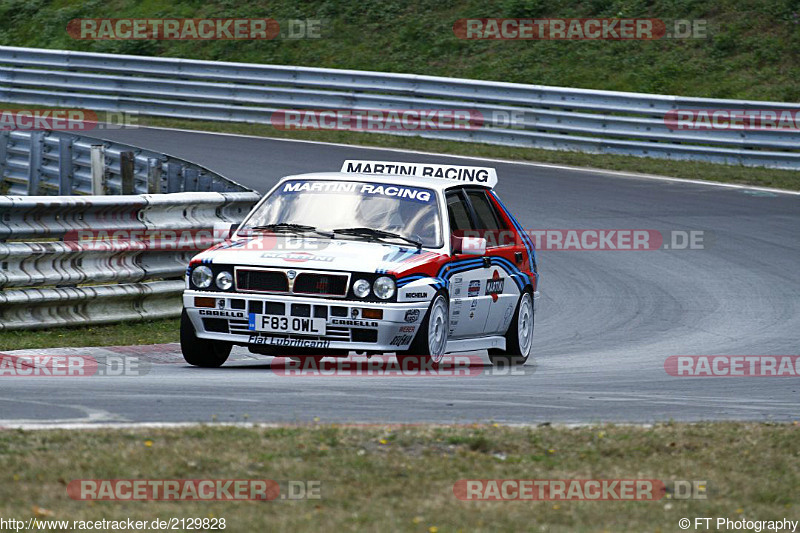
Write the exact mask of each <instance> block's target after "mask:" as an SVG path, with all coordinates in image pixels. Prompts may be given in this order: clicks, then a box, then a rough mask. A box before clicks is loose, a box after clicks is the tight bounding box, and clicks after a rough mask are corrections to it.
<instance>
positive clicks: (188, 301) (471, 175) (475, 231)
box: [181, 161, 539, 367]
mask: <svg viewBox="0 0 800 533" xmlns="http://www.w3.org/2000/svg"><path fill="white" fill-rule="evenodd" d="M496 183H497V174H496V172H495V170H494V169H492V168H483V167H466V166H454V165H432V164H423V163H398V162H380V161H345V163H344V165H343V167H342V170H341V171H340V172H326V173H314V174H301V175H296V176H288V177H285V178H283V179H282V180H280V182H279V183H278V184H277V185H276V186H275V187H274V188H273V189H272V190H271V191H270V192H269V193H268V194H267V195H265V196H264V198H263V199H262V200H261V201H260V202H259V203H258V205H256V206H255V207H254V208H253V210H252V211H251V212H250V214H249V215H248V216H247V217H246V218H245V220H244V221H243V222H242V224H241V225H240V226H239V227H238V229H237V230H236V231H235V233H234V234H233V235H232V236H231V237H230V238H229V239H227V240H226V241H225V242H222V243H220V244H218V245H216V246H214V247H212V248H210V249H208V250H206V251H204V252H202V253H200V254H198V255H197V256H195V257H194V258H193V259H192V261H191V263H190V265H189V268H188V269H187V275H186V290H185V292H184V295H183V304H184V311H183V314H182V317H181V349H182V351H183V355H184V358H185V359H186V361H187V362H189V363H190V364H192V365H197V366H203V367H216V366H220V365H222V364H223V363H224V362H225V361H226V360H227V358H228V355H229V354H230V351H231V346H232V345H241V346H247V347H248V348H249V349H250V351H252V352H254V353H261V354H267V355H285V356H296V357H315V358H321V357H325V356H346V355H347V353H348V352H350V351H356V352H364V353H367V354H375V353H386V352H394V353H396V354H397V355H398V358H404V357H408V356H414V357H430V358H431V359H432V360H433V362H438V361H440V360H441V359H442V356H443V355H444V354H445V353H447V352H459V351H471V350H481V349H488V350H489V356H490V358H491V359H492V361H493V362H495V363H496V364H498V363H501V362H502V363H514V364H518V363H524V362H525V360H527V358H528V356H529V354H530V353H531V343H532V340H533V326H534V313H535V305H534V304H535V302H536V299H537V298H538V295H539V293H538V291H537V286H538V279H539V274H538V272H537V267H536V256H535V251H534V248H533V243H532V242H531V240H530V238H529V236H528V235H527V234H526V233H525V232H524V230H523V228H522V226H521V225H520V224H519V223H518V222H517V221H516V220H515V219H514V217H513V216H512V215H511V213H509V211H508V210H507V209H506V208H505V207H504V206H503V204H502V202H500V200H499V198H498V197H497V195H496V194H495V193H494V191H493V190H492V187H493V186H494V185H495V184H496Z"/></svg>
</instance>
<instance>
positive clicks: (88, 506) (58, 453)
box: [0, 423, 800, 533]
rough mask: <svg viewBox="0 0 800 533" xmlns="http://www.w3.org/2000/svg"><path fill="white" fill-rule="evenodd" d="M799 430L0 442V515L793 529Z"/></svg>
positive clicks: (469, 527)
mask: <svg viewBox="0 0 800 533" xmlns="http://www.w3.org/2000/svg"><path fill="white" fill-rule="evenodd" d="M798 429H800V428H798V426H797V425H796V423H795V425H777V424H752V423H713V424H663V425H656V426H654V427H651V428H643V427H636V426H625V427H615V426H598V427H582V428H564V427H538V428H511V427H503V426H498V425H496V424H486V425H472V426H459V427H435V426H407V427H405V426H400V427H391V426H387V427H377V426H376V427H347V426H336V425H324V426H288V427H280V428H271V429H267V428H238V427H213V426H200V427H196V428H185V429H170V430H89V431H34V432H25V431H11V430H9V431H3V432H0V479H2V483H0V514H2V516H3V517H4V518H6V519H8V518H16V519H21V520H27V519H28V518H29V517H31V516H34V515H36V516H39V517H41V518H43V519H60V520H99V519H102V518H105V519H107V520H120V519H127V518H132V519H134V520H148V521H152V520H153V519H154V518H160V519H168V518H171V517H178V518H181V517H184V518H188V517H201V518H202V517H216V518H225V519H226V522H227V530H228V531H265V530H271V531H322V530H324V531H338V530H345V531H376V530H386V531H419V532H425V531H428V532H431V533H435V532H437V531H441V532H445V531H532V530H546V531H600V530H608V531H613V530H616V531H679V528H678V520H679V519H681V518H684V517H688V518H690V519H692V520H693V519H694V517H697V516H700V517H728V518H730V519H733V520H741V519H747V520H780V519H781V518H789V519H796V518H797V517H798V516H799V515H800V503H798V501H797V499H796V498H795V494H796V489H797V487H798V486H800V454H799V453H798V451H797V450H798V449H797V445H796V444H797V437H798ZM207 478H210V479H273V480H281V481H287V480H304V481H311V480H318V481H320V484H321V499H317V500H304V501H292V502H289V501H280V500H278V501H273V502H203V503H197V502H142V501H134V502H124V501H123V502H85V501H74V500H71V499H69V498H68V497H67V494H66V487H65V486H66V484H67V483H69V481H71V480H74V479H207ZM644 478H650V479H660V480H663V481H664V482H666V483H667V485H668V486H670V484H671V482H672V481H674V480H705V481H707V482H708V483H707V487H708V495H707V499H705V500H677V499H671V498H664V499H661V500H658V501H649V502H647V501H640V502H619V501H549V502H545V501H542V502H532V501H520V502H464V501H460V500H458V499H456V498H455V497H454V495H453V484H454V483H455V482H456V481H457V480H459V479H567V480H569V479H644Z"/></svg>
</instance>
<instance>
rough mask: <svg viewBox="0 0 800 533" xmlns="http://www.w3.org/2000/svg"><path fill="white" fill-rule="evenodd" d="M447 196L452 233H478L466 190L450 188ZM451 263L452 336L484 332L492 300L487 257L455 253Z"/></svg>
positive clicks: (458, 336) (468, 335) (455, 234)
mask: <svg viewBox="0 0 800 533" xmlns="http://www.w3.org/2000/svg"><path fill="white" fill-rule="evenodd" d="M445 198H446V200H447V216H448V219H449V220H450V232H451V235H453V236H457V237H463V236H465V235H467V236H469V235H474V233H475V221H474V219H473V214H472V210H471V208H470V207H469V204H468V200H467V196H466V194H465V192H464V190H463V189H460V188H459V189H455V190H451V191H448V192H447V194H446V195H445ZM448 267H449V269H448V272H447V274H446V275H447V276H448V279H449V281H450V338H454V339H458V338H465V337H476V336H481V335H483V334H484V328H485V326H486V318H487V316H488V315H489V308H490V304H491V302H492V298H491V296H489V295H487V294H485V293H486V281H487V279H489V278H488V276H489V268H488V266H487V264H486V262H485V261H484V258H483V257H481V256H476V255H470V254H453V255H452V256H451V260H450V263H449V264H448Z"/></svg>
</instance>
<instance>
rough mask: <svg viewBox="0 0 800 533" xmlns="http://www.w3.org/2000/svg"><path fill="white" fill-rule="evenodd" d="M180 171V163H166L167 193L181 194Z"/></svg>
mask: <svg viewBox="0 0 800 533" xmlns="http://www.w3.org/2000/svg"><path fill="white" fill-rule="evenodd" d="M182 170H183V167H182V166H181V164H180V163H176V162H174V161H170V162H169V163H167V192H181V171H182Z"/></svg>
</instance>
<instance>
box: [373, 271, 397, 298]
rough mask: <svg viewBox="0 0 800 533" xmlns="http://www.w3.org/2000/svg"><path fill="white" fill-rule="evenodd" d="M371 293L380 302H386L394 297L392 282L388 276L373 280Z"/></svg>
mask: <svg viewBox="0 0 800 533" xmlns="http://www.w3.org/2000/svg"><path fill="white" fill-rule="evenodd" d="M372 291H373V292H374V293H375V296H377V297H378V298H380V299H381V300H388V299H389V298H391V297H392V296H394V280H393V279H392V278H390V277H388V276H381V277H379V278H378V279H376V280H375V283H374V284H373V285H372Z"/></svg>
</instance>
